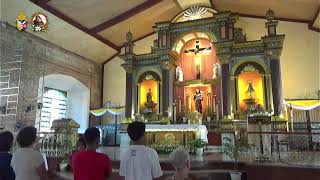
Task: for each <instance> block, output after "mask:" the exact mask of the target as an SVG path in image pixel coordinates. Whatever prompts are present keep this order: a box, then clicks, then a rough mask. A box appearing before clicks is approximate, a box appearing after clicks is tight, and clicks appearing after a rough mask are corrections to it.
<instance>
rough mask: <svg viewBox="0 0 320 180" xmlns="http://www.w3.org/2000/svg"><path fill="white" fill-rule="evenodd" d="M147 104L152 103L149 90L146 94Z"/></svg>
mask: <svg viewBox="0 0 320 180" xmlns="http://www.w3.org/2000/svg"><path fill="white" fill-rule="evenodd" d="M147 102H153V101H152V92H151V89H150V88H149V91H148V93H147Z"/></svg>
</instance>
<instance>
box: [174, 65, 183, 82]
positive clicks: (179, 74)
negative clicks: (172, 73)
mask: <svg viewBox="0 0 320 180" xmlns="http://www.w3.org/2000/svg"><path fill="white" fill-rule="evenodd" d="M176 77H177V80H178V82H182V81H183V71H182V67H181V64H180V65H179V66H178V67H177V69H176Z"/></svg>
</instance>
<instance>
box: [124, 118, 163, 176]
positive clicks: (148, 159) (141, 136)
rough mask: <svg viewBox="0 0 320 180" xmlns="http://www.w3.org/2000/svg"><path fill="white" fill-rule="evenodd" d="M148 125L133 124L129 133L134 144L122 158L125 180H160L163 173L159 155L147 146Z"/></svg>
mask: <svg viewBox="0 0 320 180" xmlns="http://www.w3.org/2000/svg"><path fill="white" fill-rule="evenodd" d="M145 129H146V125H145V124H144V123H143V122H137V121H135V122H132V123H130V124H129V126H128V129H127V132H128V134H129V137H130V139H131V140H132V141H133V142H134V145H131V146H130V148H129V150H127V151H126V152H125V153H124V155H123V156H122V158H121V162H120V172H119V174H120V176H124V177H125V180H142V179H143V180H153V179H160V178H161V176H162V171H161V167H160V163H159V158H158V154H157V152H156V151H155V150H154V149H151V148H149V147H147V146H145V145H146V135H145Z"/></svg>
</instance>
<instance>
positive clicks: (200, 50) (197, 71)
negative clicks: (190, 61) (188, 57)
mask: <svg viewBox="0 0 320 180" xmlns="http://www.w3.org/2000/svg"><path fill="white" fill-rule="evenodd" d="M199 43H200V41H199V40H196V46H195V48H194V49H189V50H185V51H184V52H185V53H190V52H191V53H194V55H195V56H197V55H198V54H200V53H202V52H205V51H206V50H211V47H200V44H199ZM195 68H196V79H200V62H197V61H196V64H195Z"/></svg>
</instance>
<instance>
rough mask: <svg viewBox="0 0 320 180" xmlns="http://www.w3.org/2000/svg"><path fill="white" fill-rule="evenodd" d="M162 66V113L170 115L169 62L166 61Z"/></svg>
mask: <svg viewBox="0 0 320 180" xmlns="http://www.w3.org/2000/svg"><path fill="white" fill-rule="evenodd" d="M161 68H162V83H163V84H162V115H163V116H165V117H166V116H168V108H169V78H170V77H169V75H170V74H169V73H170V72H169V63H168V62H164V63H162V65H161Z"/></svg>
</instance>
